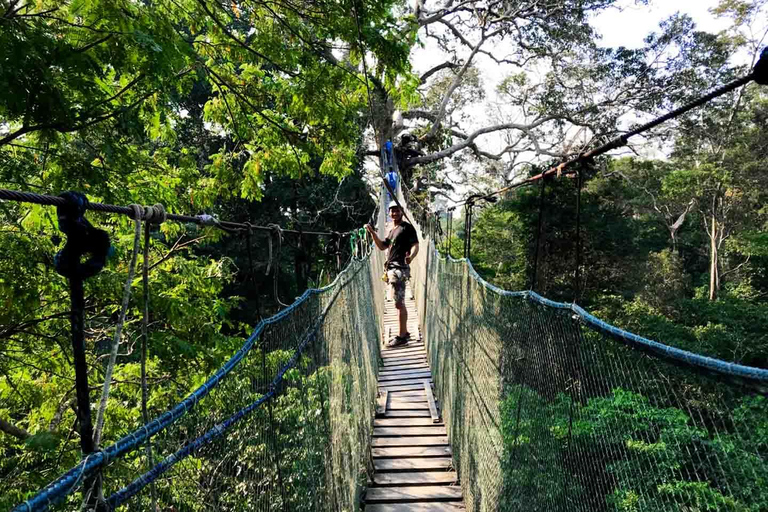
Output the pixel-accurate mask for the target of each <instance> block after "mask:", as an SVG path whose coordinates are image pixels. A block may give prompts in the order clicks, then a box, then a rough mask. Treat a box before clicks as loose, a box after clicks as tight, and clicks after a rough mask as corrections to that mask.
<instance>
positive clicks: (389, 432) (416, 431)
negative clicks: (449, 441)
mask: <svg viewBox="0 0 768 512" xmlns="http://www.w3.org/2000/svg"><path fill="white" fill-rule="evenodd" d="M447 435H448V432H446V431H445V427H443V426H435V427H374V429H373V437H387V436H447Z"/></svg>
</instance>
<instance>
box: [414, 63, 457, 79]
mask: <svg viewBox="0 0 768 512" xmlns="http://www.w3.org/2000/svg"><path fill="white" fill-rule="evenodd" d="M458 67H459V64H457V63H455V62H443V63H442V64H438V65H437V66H435V67H433V68H432V69H430V70H429V71H427V72H426V73H424V74H423V75H421V76H420V77H419V80H420V81H421V83H422V84H423V83H424V82H426V81H427V79H428V78H429V77H431V76H432V75H434V74H435V73H437V72H438V71H442V70H443V69H448V68H450V69H456V68H458Z"/></svg>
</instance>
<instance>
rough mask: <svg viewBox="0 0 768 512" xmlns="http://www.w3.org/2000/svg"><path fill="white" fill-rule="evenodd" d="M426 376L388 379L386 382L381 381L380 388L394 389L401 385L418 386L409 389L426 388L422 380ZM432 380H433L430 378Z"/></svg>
mask: <svg viewBox="0 0 768 512" xmlns="http://www.w3.org/2000/svg"><path fill="white" fill-rule="evenodd" d="M424 380H425V379H424V377H421V378H418V377H417V378H415V379H399V380H386V381H384V382H379V389H387V390H388V391H394V390H393V389H392V388H393V387H394V388H398V387H400V386H417V387H415V388H409V389H424V386H423V384H422V382H423V381H424ZM430 382H432V381H431V380H430Z"/></svg>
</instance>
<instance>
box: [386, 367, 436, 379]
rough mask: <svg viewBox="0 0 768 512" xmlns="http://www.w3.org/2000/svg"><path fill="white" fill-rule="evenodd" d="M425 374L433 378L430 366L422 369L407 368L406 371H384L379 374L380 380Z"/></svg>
mask: <svg viewBox="0 0 768 512" xmlns="http://www.w3.org/2000/svg"><path fill="white" fill-rule="evenodd" d="M425 372H426V373H429V375H430V376H432V372H431V371H430V370H429V366H426V365H424V366H422V367H421V368H406V369H405V370H384V371H381V372H379V378H381V377H392V376H396V375H417V374H420V373H425Z"/></svg>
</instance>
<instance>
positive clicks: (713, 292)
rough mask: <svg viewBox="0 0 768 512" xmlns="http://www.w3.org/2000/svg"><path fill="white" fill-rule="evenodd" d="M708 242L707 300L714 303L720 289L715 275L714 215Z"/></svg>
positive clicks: (715, 230) (716, 256) (715, 223)
mask: <svg viewBox="0 0 768 512" xmlns="http://www.w3.org/2000/svg"><path fill="white" fill-rule="evenodd" d="M709 240H710V250H709V300H710V301H714V300H715V299H717V292H718V291H719V287H720V286H719V285H720V283H719V279H718V275H717V259H718V254H717V219H716V218H715V216H714V215H713V216H712V230H711V231H710V233H709Z"/></svg>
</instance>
